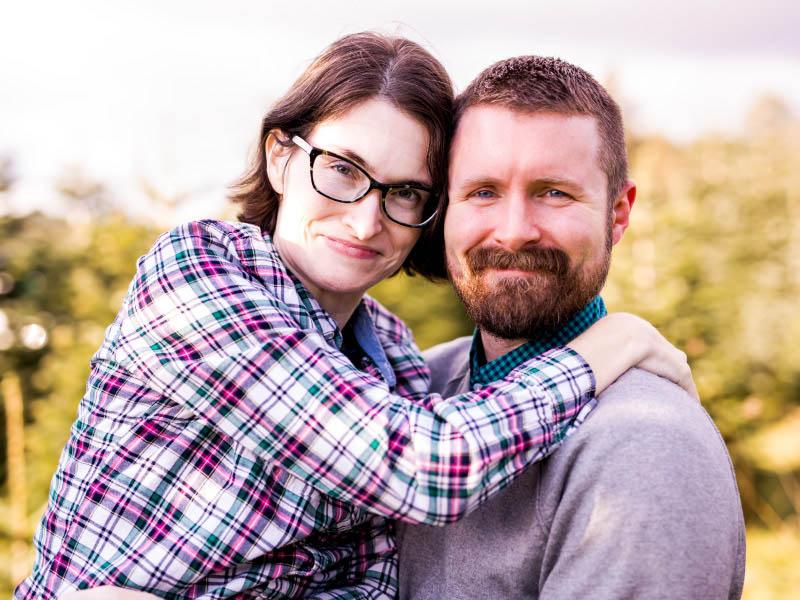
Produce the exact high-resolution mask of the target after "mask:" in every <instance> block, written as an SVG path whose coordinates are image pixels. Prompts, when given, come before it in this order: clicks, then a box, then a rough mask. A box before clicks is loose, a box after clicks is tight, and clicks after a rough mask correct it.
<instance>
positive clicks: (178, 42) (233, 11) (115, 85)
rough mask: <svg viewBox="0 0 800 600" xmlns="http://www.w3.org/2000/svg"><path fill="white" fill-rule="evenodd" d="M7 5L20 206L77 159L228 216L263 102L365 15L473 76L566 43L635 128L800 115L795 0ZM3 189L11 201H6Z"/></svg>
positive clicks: (6, 50)
mask: <svg viewBox="0 0 800 600" xmlns="http://www.w3.org/2000/svg"><path fill="white" fill-rule="evenodd" d="M0 14H2V21H0V56H2V57H3V58H2V60H0V85H2V92H0V156H2V155H5V156H10V157H12V158H13V159H14V162H15V170H16V172H17V174H18V176H19V178H20V181H19V183H18V184H17V186H15V188H14V189H13V190H12V193H11V194H10V195H9V197H7V198H6V199H5V201H4V203H5V204H6V210H8V209H10V210H14V211H23V210H29V209H30V208H34V207H38V208H45V209H50V210H54V211H59V210H63V205H61V204H60V203H59V202H60V201H59V199H58V197H57V195H56V194H54V192H53V187H54V182H55V181H57V180H58V178H59V177H60V176H61V175H62V174H63V173H64V172H65V171H66V170H67V169H69V168H71V167H73V166H76V165H78V166H80V167H81V168H82V169H83V170H84V171H85V172H86V173H87V174H88V175H89V176H91V177H93V178H96V179H98V180H100V181H102V182H104V183H106V184H108V185H109V186H110V188H111V189H112V192H113V195H114V196H115V197H117V198H121V199H124V200H125V202H126V204H127V205H128V206H129V207H130V210H131V211H132V212H133V213H134V214H136V213H137V212H138V213H139V214H145V213H146V212H147V210H148V206H147V203H146V202H145V201H144V199H143V198H144V194H143V192H142V189H143V183H142V182H143V181H147V182H148V184H149V185H151V186H154V187H155V188H157V189H158V190H160V191H161V192H162V193H163V194H166V195H176V194H178V195H183V194H186V195H188V197H189V198H190V202H187V203H186V204H185V205H184V206H183V207H182V208H181V209H180V211H179V212H178V213H177V214H170V215H162V220H165V221H167V224H169V222H174V221H175V220H176V219H177V220H183V219H188V218H197V217H203V216H215V215H217V214H219V210H220V207H221V206H223V194H224V188H225V185H226V184H228V183H230V181H231V180H233V179H234V178H235V177H236V176H237V175H238V174H239V173H240V171H241V170H242V168H243V167H244V165H245V161H246V157H247V155H248V152H249V149H250V147H251V145H252V143H253V141H254V140H255V135H256V132H257V129H258V124H259V120H260V117H261V115H262V114H263V112H264V109H265V108H266V107H267V106H268V105H269V103H270V102H271V101H272V100H273V99H275V98H276V97H277V96H278V95H279V94H281V93H282V92H283V91H284V90H285V89H286V88H287V87H288V86H289V84H290V83H291V82H292V81H293V79H294V78H295V77H296V76H297V75H298V74H299V73H300V72H301V71H302V69H303V68H304V67H305V66H306V65H307V64H308V63H309V61H310V60H311V59H312V58H313V57H314V56H315V55H316V54H317V53H318V52H319V51H320V50H321V49H322V48H323V47H324V46H325V45H327V44H328V43H330V42H332V41H333V40H334V39H336V38H337V37H339V36H340V35H343V34H345V33H350V32H353V31H359V30H362V29H377V30H379V31H384V32H390V33H400V34H402V35H406V36H408V37H411V38H413V39H416V40H418V41H421V42H422V43H423V44H425V46H426V47H428V48H429V49H430V50H431V51H432V52H433V53H434V55H436V56H437V57H438V58H439V59H440V60H441V61H442V62H443V63H444V65H445V67H447V69H448V70H449V71H450V73H451V75H452V77H453V79H454V81H455V83H456V85H457V87H458V88H463V87H464V85H466V83H467V82H468V81H469V80H470V79H471V78H472V77H473V76H474V75H475V74H477V72H478V71H480V70H481V69H482V68H484V67H485V66H487V65H489V64H490V63H492V62H493V61H495V60H498V59H500V58H505V57H508V56H513V55H517V54H545V55H555V56H560V57H562V58H565V59H567V60H569V61H571V62H574V63H576V64H578V65H580V66H582V67H584V68H586V69H587V70H589V71H590V72H591V73H593V74H594V75H595V76H596V77H598V78H599V79H601V80H602V81H608V80H609V78H612V77H613V82H614V83H613V88H614V92H615V94H616V96H617V99H618V100H619V101H621V103H622V104H623V106H624V108H625V112H626V119H627V124H628V126H629V127H631V128H633V129H635V130H637V131H639V132H642V131H651V132H660V133H663V134H665V135H667V136H669V137H672V138H674V139H677V140H685V139H688V138H691V137H692V136H694V135H697V134H698V133H700V132H703V131H708V130H726V131H736V130H738V129H739V128H740V127H741V123H742V120H743V117H744V115H745V114H746V112H747V110H748V108H749V106H750V105H751V104H752V102H753V101H754V100H755V99H756V98H758V97H759V96H760V95H763V94H765V93H772V94H776V95H779V96H781V97H783V98H784V100H785V101H786V102H787V103H788V104H789V106H790V107H791V108H792V109H793V110H794V111H795V113H798V114H800V35H798V34H797V32H798V30H800V3H798V2H797V1H796V0H759V1H757V2H756V1H754V0H746V1H745V2H737V3H735V4H734V3H724V2H719V1H717V2H711V1H709V0H672V1H671V2H668V3H666V2H659V3H651V2H634V1H632V0H629V1H627V2H625V1H622V0H605V1H604V2H596V1H594V0H583V1H581V0H562V1H560V2H542V1H539V2H536V1H534V0H528V1H521V0H492V1H491V2H480V3H467V2H443V1H435V0H404V1H403V2H395V1H384V2H367V1H361V0H340V1H338V2H333V1H330V0H327V1H309V0H306V1H303V0H281V1H268V0H229V1H227V2H221V1H219V0H137V1H122V0H82V1H81V2H60V1H57V0H50V1H44V0H25V1H24V2H13V3H12V2H9V3H7V4H6V5H5V7H4V10H3V11H2V13H0ZM2 210H3V202H0V211H2Z"/></svg>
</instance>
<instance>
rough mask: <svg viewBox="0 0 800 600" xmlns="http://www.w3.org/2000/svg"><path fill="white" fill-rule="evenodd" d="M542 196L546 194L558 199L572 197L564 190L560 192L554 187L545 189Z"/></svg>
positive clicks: (548, 196)
mask: <svg viewBox="0 0 800 600" xmlns="http://www.w3.org/2000/svg"><path fill="white" fill-rule="evenodd" d="M544 196H546V197H547V198H554V199H558V200H566V199H569V198H572V196H570V195H569V194H567V193H566V192H562V191H561V190H556V189H549V190H546V191H545V193H544Z"/></svg>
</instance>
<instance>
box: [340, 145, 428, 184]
mask: <svg viewBox="0 0 800 600" xmlns="http://www.w3.org/2000/svg"><path fill="white" fill-rule="evenodd" d="M331 152H333V153H334V154H340V155H342V156H344V157H345V158H346V159H348V160H351V161H353V162H354V163H356V164H357V165H358V166H359V167H361V168H363V169H364V170H365V171H366V172H367V173H369V175H370V177H372V178H373V179H374V178H375V175H373V173H374V172H375V167H373V166H372V165H371V164H370V163H369V162H367V161H366V160H364V159H363V158H362V157H361V155H360V154H358V152H355V151H354V150H350V149H349V148H336V149H335V150H331ZM381 183H386V184H387V185H391V184H392V183H396V184H408V185H411V186H414V187H422V188H430V187H431V185H432V184H431V183H430V182H424V181H417V180H416V179H402V180H398V181H392V182H385V181H382V182H381Z"/></svg>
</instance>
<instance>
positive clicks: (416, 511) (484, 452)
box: [17, 34, 686, 598]
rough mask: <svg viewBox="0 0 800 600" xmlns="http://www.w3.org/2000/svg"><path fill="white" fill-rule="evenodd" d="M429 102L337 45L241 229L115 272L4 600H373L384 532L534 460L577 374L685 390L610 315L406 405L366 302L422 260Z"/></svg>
mask: <svg viewBox="0 0 800 600" xmlns="http://www.w3.org/2000/svg"><path fill="white" fill-rule="evenodd" d="M451 94H452V93H451V85H450V82H449V80H448V78H447V75H446V73H445V72H444V70H443V69H442V67H441V65H439V64H438V63H437V62H436V61H435V60H434V59H433V58H432V57H431V56H430V55H429V54H427V53H426V52H425V51H424V50H422V49H421V48H420V47H419V46H417V45H416V44H414V43H412V42H409V41H408V40H403V39H395V38H384V37H381V36H378V35H374V34H358V35H354V36H348V37H345V38H343V39H341V40H339V41H337V42H336V43H334V44H333V45H332V46H331V47H330V48H328V49H327V50H326V51H325V52H323V54H322V55H320V57H318V58H317V59H316V61H315V62H314V63H313V64H312V65H311V66H310V67H309V68H308V69H307V70H306V72H305V73H304V74H303V75H302V76H301V77H300V79H299V80H298V81H297V82H296V83H295V84H294V86H293V87H292V88H291V89H290V90H289V92H288V93H287V94H286V96H284V97H283V98H282V99H281V100H279V101H278V102H277V104H276V106H275V107H274V108H273V109H272V110H271V111H270V112H269V113H268V114H267V115H266V117H265V118H264V122H263V124H262V132H261V143H260V146H259V154H258V157H257V159H256V161H255V165H254V168H253V169H252V170H251V172H250V173H249V174H248V175H247V176H246V177H245V178H244V179H243V181H242V184H241V185H240V186H239V188H238V193H237V195H236V196H235V199H236V200H238V201H240V202H242V203H243V206H244V212H243V216H242V219H243V221H244V223H241V224H230V223H222V222H214V221H204V222H199V223H191V224H188V225H185V226H183V227H179V228H177V229H176V230H174V231H172V232H170V233H168V234H165V235H164V236H162V237H161V238H160V239H159V241H158V242H157V243H156V245H155V246H154V248H153V249H152V250H151V251H150V253H148V254H147V255H146V256H145V257H143V258H142V259H141V260H140V261H139V265H138V271H137V274H136V276H135V278H134V281H133V282H132V284H131V287H130V289H129V293H128V295H127V297H126V300H125V303H124V305H123V307H122V310H121V311H120V314H119V316H118V317H117V319H116V320H115V322H114V323H113V324H112V325H111V327H109V329H108V331H107V334H106V340H105V342H104V344H103V346H102V347H101V348H100V350H99V351H98V353H97V354H96V355H95V357H94V358H93V361H92V373H91V375H90V378H89V383H88V386H87V392H86V395H85V397H84V399H83V401H82V402H81V406H80V409H79V414H78V419H77V421H76V423H75V425H74V426H73V430H72V437H71V439H70V441H69V443H68V445H67V447H66V449H65V451H64V453H63V455H62V459H61V462H60V464H59V468H58V471H57V473H56V475H55V477H54V480H53V484H52V488H51V501H50V504H49V506H48V509H47V511H46V513H45V516H44V518H43V521H42V524H41V525H40V527H39V530H38V531H37V536H36V544H37V557H36V565H35V569H34V573H33V575H32V576H31V577H30V578H29V579H28V580H26V581H25V582H24V583H23V584H22V585H21V586H20V587H19V588H18V589H17V597H19V598H29V597H30V598H32V597H37V598H38V597H44V598H52V597H56V596H58V595H59V594H62V593H64V592H68V591H70V590H73V589H76V588H78V587H80V588H86V587H95V586H101V585H107V584H112V585H117V586H120V587H129V588H138V589H143V590H150V591H153V592H155V593H157V594H158V595H159V596H161V597H168V598H222V597H240V598H255V597H258V598H272V597H299V596H315V597H319V598H334V597H339V598H357V597H391V596H394V595H395V593H396V579H395V570H396V564H395V558H394V552H393V550H394V545H393V544H394V542H393V533H392V527H391V524H390V523H391V522H390V521H388V520H387V519H386V518H387V517H389V518H402V519H406V520H409V521H414V522H423V523H431V524H441V523H445V522H448V521H451V520H454V519H456V518H458V517H459V516H461V515H463V514H464V513H465V512H466V511H467V510H469V509H470V508H472V507H474V506H475V505H476V503H477V502H478V501H479V499H481V500H482V499H485V498H487V497H489V496H490V495H491V494H492V493H494V492H496V491H497V490H498V489H499V488H500V487H501V485H503V484H504V483H505V482H507V481H508V479H509V478H510V477H513V476H515V475H517V474H519V473H520V472H521V471H522V470H523V469H524V467H525V466H526V465H528V464H530V463H531V462H533V461H535V460H538V459H540V458H542V457H543V456H545V455H546V454H547V453H549V452H551V451H552V450H553V449H554V448H555V446H557V444H558V443H559V441H560V440H561V439H562V438H563V436H564V434H565V432H566V430H567V429H568V428H569V427H570V426H571V425H573V424H574V423H576V421H575V419H576V417H577V416H578V415H583V414H585V412H586V411H585V410H583V412H582V409H584V407H586V406H587V404H588V403H590V401H591V400H592V398H593V393H594V391H595V381H594V377H596V382H597V390H598V391H599V390H601V389H602V388H603V387H605V385H607V384H608V383H609V382H610V381H613V379H614V378H615V377H616V376H617V375H619V374H620V373H621V372H622V371H624V370H626V369H627V368H629V367H631V366H633V365H636V364H642V363H646V364H647V365H652V368H653V369H654V370H656V371H658V372H660V373H663V374H665V375H667V376H672V378H675V379H677V378H680V377H683V376H684V375H685V372H686V371H685V361H683V360H682V359H681V358H680V353H678V352H677V351H675V350H674V349H672V348H671V347H670V346H668V345H667V344H666V343H665V342H664V341H662V340H659V339H657V338H656V336H655V334H654V333H653V331H652V328H650V327H649V326H647V325H644V324H642V323H641V321H638V320H636V319H635V318H628V317H626V316H624V315H617V316H614V317H612V318H611V319H608V320H605V321H601V323H599V324H597V325H596V326H595V327H593V328H592V329H590V330H589V331H587V332H586V333H585V334H583V335H582V336H581V337H580V338H578V339H576V340H575V341H573V342H572V343H571V348H559V349H556V350H554V351H551V352H549V353H547V354H546V355H542V356H541V357H538V358H537V359H534V360H532V361H530V362H529V363H527V364H526V365H524V366H523V367H520V368H519V369H517V370H515V371H514V372H512V373H511V374H510V375H509V377H508V379H506V380H505V381H503V382H500V383H499V384H497V385H492V386H487V387H485V388H483V389H481V390H479V391H477V392H474V393H470V394H465V395H463V396H460V397H456V398H448V399H443V398H440V397H438V396H436V395H429V394H428V375H427V371H426V369H425V366H424V363H423V362H422V359H421V357H420V356H419V352H418V351H417V349H416V347H415V346H414V344H413V341H412V339H411V336H410V333H409V332H408V330H407V329H406V328H405V327H404V326H403V325H402V323H401V322H400V321H399V320H398V319H397V318H396V317H394V316H392V315H391V314H389V313H388V312H387V311H386V310H385V309H384V308H382V307H381V306H380V305H378V304H377V303H376V302H375V301H374V300H371V299H370V298H368V297H366V296H364V293H365V291H366V290H367V289H368V288H369V287H370V286H372V285H373V284H375V283H377V282H378V281H380V280H381V279H383V278H385V277H388V276H390V275H391V274H393V273H395V272H397V271H398V270H399V269H400V268H406V269H407V270H409V271H412V272H419V273H422V274H426V273H428V270H427V269H428V266H427V260H426V259H428V258H429V257H430V256H431V255H430V253H431V252H435V251H439V252H440V251H441V249H429V248H426V239H425V238H423V237H422V236H424V235H425V234H424V233H422V231H423V229H424V227H425V226H426V225H428V224H430V223H431V222H432V221H433V220H434V219H435V217H436V215H437V213H440V211H441V208H442V202H443V199H442V197H441V195H440V194H439V193H438V192H439V190H441V189H442V188H443V185H444V180H445V168H446V145H447V137H448V134H449V122H450V121H449V119H450V114H449V111H450V103H451V100H452V95H451ZM631 336H638V337H637V339H644V343H636V344H630V343H628V342H629V340H630V339H631ZM614 341H617V342H618V345H619V352H617V353H613V356H611V357H609V356H610V354H611V353H608V352H605V351H604V350H603V349H604V348H606V347H608V345H609V344H610V343H613V342H614ZM637 348H640V349H642V351H640V350H637ZM584 359H586V360H584ZM587 361H588V364H587ZM589 365H591V367H590V366H589ZM587 410H588V409H587ZM89 593H102V594H104V597H109V596H108V595H107V594H108V593H109V592H108V590H106V589H103V590H101V591H98V590H95V591H94V592H89Z"/></svg>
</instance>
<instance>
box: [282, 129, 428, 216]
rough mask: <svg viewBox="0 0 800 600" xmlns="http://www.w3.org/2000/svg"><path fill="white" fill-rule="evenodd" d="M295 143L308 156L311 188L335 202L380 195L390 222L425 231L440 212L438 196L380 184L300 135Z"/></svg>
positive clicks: (410, 186) (413, 188) (417, 187)
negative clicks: (376, 192) (424, 228)
mask: <svg viewBox="0 0 800 600" xmlns="http://www.w3.org/2000/svg"><path fill="white" fill-rule="evenodd" d="M292 142H294V144H295V145H297V147H298V148H300V149H302V150H303V151H304V152H305V153H306V154H308V159H309V171H310V172H311V185H312V186H314V189H315V190H316V191H317V192H319V193H320V194H322V195H323V196H325V197H326V198H329V199H330V200H334V201H336V202H342V203H345V204H351V203H353V202H358V201H359V200H361V199H362V198H363V197H364V196H366V195H367V194H369V193H370V191H372V190H374V189H375V190H380V192H381V209H382V210H383V214H385V215H386V216H387V217H388V218H389V219H390V220H392V221H394V222H395V223H397V224H399V225H404V226H406V227H425V225H427V224H428V223H430V222H431V220H433V217H435V216H436V212H437V208H438V207H437V198H438V194H436V193H435V192H434V191H433V190H432V189H431V188H428V187H424V186H420V185H419V184H416V183H381V182H380V181H377V180H376V179H375V178H374V177H372V175H370V174H369V173H367V172H366V171H365V170H364V169H363V168H362V167H360V166H359V165H357V164H356V163H354V162H353V161H351V160H350V159H348V158H345V157H344V156H339V155H338V154H335V153H333V152H328V151H327V150H322V149H321V148H316V147H314V146H312V145H311V144H309V143H308V142H307V141H305V140H304V139H303V138H301V137H300V136H299V135H295V136H293V137H292Z"/></svg>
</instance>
